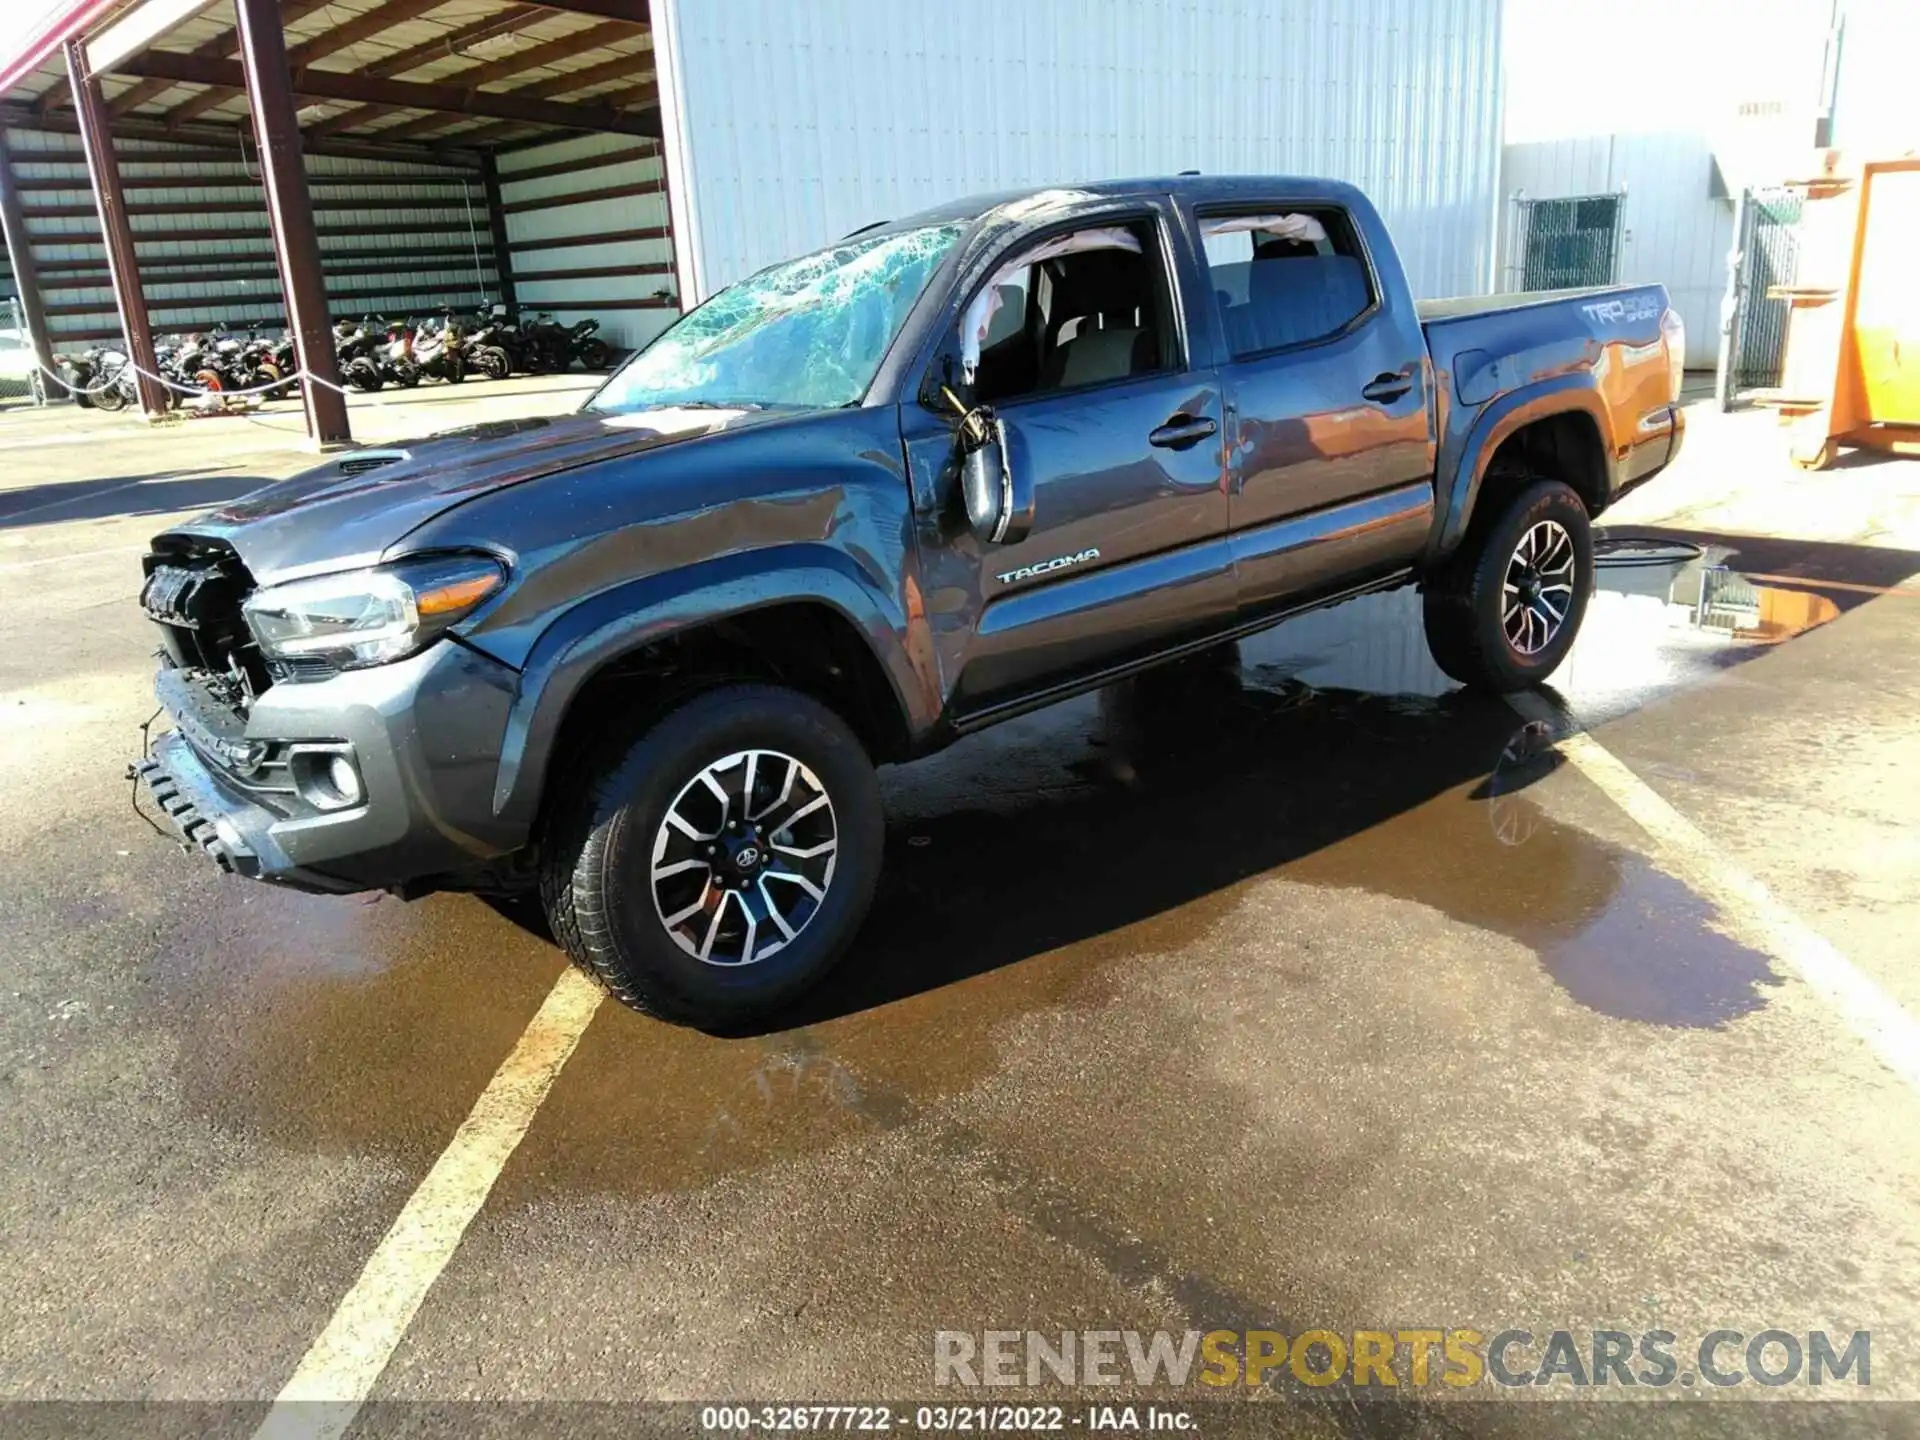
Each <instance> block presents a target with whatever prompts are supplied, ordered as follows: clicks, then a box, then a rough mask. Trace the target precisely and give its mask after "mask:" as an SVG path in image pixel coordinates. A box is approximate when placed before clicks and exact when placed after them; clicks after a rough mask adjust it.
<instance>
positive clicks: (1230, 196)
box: [854, 175, 1360, 235]
mask: <svg viewBox="0 0 1920 1440" xmlns="http://www.w3.org/2000/svg"><path fill="white" fill-rule="evenodd" d="M1359 194H1360V192H1359V191H1358V190H1357V189H1355V188H1354V187H1353V186H1351V185H1349V184H1347V183H1346V182H1344V181H1341V180H1329V179H1326V178H1325V177H1323V176H1307V175H1162V176H1150V177H1147V178H1144V179H1135V180H1093V181H1085V182H1080V183H1076V184H1068V185H1034V186H1028V187H1026V188H1024V189H1020V190H1001V191H997V192H994V193H991V194H985V195H969V196H965V197H963V198H961V199H958V200H950V201H948V202H947V203H945V204H943V205H935V206H932V207H931V208H929V209H926V210H920V211H917V212H915V213H914V214H912V215H903V216H901V217H900V218H899V219H897V220H886V221H881V222H878V223H875V224H872V225H868V226H864V227H862V228H861V229H860V230H857V231H855V232H854V233H855V234H859V235H869V234H880V233H882V232H885V231H890V230H909V229H916V228H918V227H920V226H924V225H942V224H951V223H953V222H955V221H975V220H980V219H983V218H985V217H986V216H988V215H989V214H991V213H992V212H994V211H996V210H1017V209H1018V208H1019V207H1021V206H1023V205H1025V206H1029V207H1032V208H1033V209H1034V210H1035V211H1036V212H1039V211H1041V210H1044V211H1046V212H1047V213H1049V214H1052V213H1054V212H1056V211H1057V212H1058V213H1062V214H1068V215H1070V214H1072V212H1073V211H1074V210H1076V209H1080V208H1083V207H1087V206H1092V205H1097V204H1101V203H1104V202H1107V201H1112V200H1125V199H1128V198H1131V197H1133V196H1148V195H1179V196H1181V197H1183V198H1185V199H1186V200H1187V201H1188V202H1189V203H1191V204H1195V205H1208V204H1219V203H1224V204H1233V203H1235V202H1237V201H1249V200H1266V199H1273V198H1275V197H1276V196H1284V197H1285V198H1286V199H1288V200H1298V201H1309V202H1311V201H1320V202H1322V203H1324V204H1330V205H1350V204H1352V203H1353V201H1354V200H1355V199H1356V198H1358V196H1359Z"/></svg>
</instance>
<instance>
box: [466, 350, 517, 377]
mask: <svg viewBox="0 0 1920 1440" xmlns="http://www.w3.org/2000/svg"><path fill="white" fill-rule="evenodd" d="M473 359H474V365H475V367H476V368H477V369H478V370H479V371H480V373H481V374H482V375H485V376H486V377H487V379H489V380H504V379H506V378H507V377H508V376H509V375H511V374H512V373H513V360H512V358H511V357H510V356H509V355H508V354H507V352H506V351H505V350H502V349H501V348H500V347H499V346H498V345H483V346H481V347H480V351H479V353H478V354H476V355H475V356H474V357H473Z"/></svg>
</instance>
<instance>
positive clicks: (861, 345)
mask: <svg viewBox="0 0 1920 1440" xmlns="http://www.w3.org/2000/svg"><path fill="white" fill-rule="evenodd" d="M964 229H965V227H964V226H961V225H935V226H928V227H926V228H924V229H919V230H908V231H904V232H901V233H899V234H892V235H878V236H861V237H859V238H857V239H852V240H847V241H844V242H842V243H841V244H838V245H835V246H833V247H831V248H830V249H826V250H822V251H820V252H818V253H817V254H813V255H807V256H803V257H802V258H800V259H798V260H789V261H786V262H784V263H783V264H779V265H775V266H772V267H770V268H768V269H766V270H762V271H761V272H760V273H759V274H757V275H751V276H749V277H748V278H747V279H745V280H742V281H740V282H739V283H738V284H737V285H730V286H728V287H727V288H726V289H725V290H722V291H721V292H720V293H719V294H718V295H716V296H714V297H713V298H712V299H711V300H709V301H707V303H706V304H704V305H702V306H701V307H700V308H699V309H698V310H695V311H693V312H692V313H691V314H689V315H687V316H685V317H684V318H682V319H681V320H680V321H679V323H678V324H676V325H674V326H673V327H672V328H671V329H669V330H667V331H665V332H664V333H663V334H662V335H661V336H660V337H659V338H658V339H657V340H655V341H654V342H653V344H652V345H650V346H648V347H647V349H645V350H643V351H642V352H641V353H640V354H639V355H636V356H635V357H634V358H633V359H632V360H631V361H629V362H628V363H627V364H626V366H624V367H623V368H622V369H621V370H620V371H619V373H617V374H616V375H615V376H614V377H613V378H612V379H611V380H609V381H608V382H607V384H606V386H605V387H604V388H603V389H602V390H601V391H600V392H599V394H597V395H595V396H594V398H593V399H592V400H591V401H590V402H588V407H587V408H588V409H590V410H598V411H613V412H624V411H632V410H639V409H644V408H648V407H651V406H656V405H713V406H723V407H724V406H804V407H808V408H822V409H824V408H830V407H833V406H838V405H849V404H852V403H853V402H855V401H857V400H859V399H860V397H861V396H863V395H865V394H866V392H867V387H868V386H869V385H871V384H872V383H873V377H874V375H875V374H876V373H877V372H878V371H879V369H880V362H881V361H882V360H883V359H885V358H886V353H887V347H888V346H890V345H891V344H892V343H893V339H894V337H895V336H896V335H898V334H899V333H900V327H901V326H902V325H903V324H904V323H906V318H907V315H908V313H909V312H910V311H911V310H912V309H913V306H914V303H915V302H916V301H917V300H918V299H919V298H920V292H921V291H922V290H924V289H925V288H926V286H927V282H928V281H929V280H931V279H932V278H933V275H934V272H935V271H936V270H938V269H939V267H940V262H941V261H942V260H944V259H945V258H946V256H947V252H948V251H949V250H951V249H952V248H953V245H954V242H955V241H956V240H958V239H959V238H960V235H961V233H962V232H963V230H964Z"/></svg>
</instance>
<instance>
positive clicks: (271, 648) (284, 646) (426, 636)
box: [241, 555, 507, 670]
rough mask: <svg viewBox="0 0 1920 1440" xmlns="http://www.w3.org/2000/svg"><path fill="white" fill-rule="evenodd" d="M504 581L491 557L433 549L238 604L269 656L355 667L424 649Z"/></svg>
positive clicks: (271, 590)
mask: <svg viewBox="0 0 1920 1440" xmlns="http://www.w3.org/2000/svg"><path fill="white" fill-rule="evenodd" d="M506 583H507V572H506V567H504V566H503V565H501V563H500V562H499V561H498V560H495V559H493V558H492V557H491V556H487V555H431V556H424V557H420V558H417V559H411V560H400V561H396V562H394V563H393V564H391V565H378V566H375V567H374V568H372V569H370V570H343V571H341V572H340V573H339V574H337V575H316V576H314V577H313V578H312V579H310V580H290V581H288V582H287V583H286V584H284V585H269V586H267V587H265V588H264V589H260V590H256V591H254V592H253V594H251V595H249V596H248V597H247V598H246V600H245V602H244V603H243V604H242V605H241V610H242V613H244V614H245V616H246V618H247V628H248V629H250V630H252V631H253V638H254V639H255V640H257V641H258V642H259V644H260V653H261V654H263V655H265V656H266V657H267V658H268V659H269V660H301V659H305V660H317V661H320V662H322V663H324V664H327V665H330V666H332V667H333V668H334V669H337V670H359V669H363V668H365V667H366V666H369V665H384V664H386V663H387V662H388V661H390V660H400V659H403V658H405V657H406V656H408V655H412V654H414V653H415V652H417V651H420V650H424V649H425V648H426V647H427V646H428V645H431V644H432V643H433V642H434V641H435V640H437V639H439V638H440V636H441V635H443V634H445V633H446V631H447V628H448V627H449V626H451V625H453V624H454V623H455V622H457V621H459V620H461V619H463V618H465V617H466V616H468V615H471V614H472V613H473V612H474V611H475V610H477V609H479V608H480V606H481V605H482V604H483V603H485V602H486V601H487V600H488V599H489V598H490V597H492V596H493V595H494V594H496V593H497V592H498V591H499V590H500V588H501V587H502V586H503V585H505V584H506Z"/></svg>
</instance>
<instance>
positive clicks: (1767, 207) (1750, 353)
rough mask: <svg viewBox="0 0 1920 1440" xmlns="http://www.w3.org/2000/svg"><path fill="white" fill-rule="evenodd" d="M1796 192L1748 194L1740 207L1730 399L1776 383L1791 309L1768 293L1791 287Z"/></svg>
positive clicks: (1796, 254) (1796, 252) (1796, 244)
mask: <svg viewBox="0 0 1920 1440" xmlns="http://www.w3.org/2000/svg"><path fill="white" fill-rule="evenodd" d="M1800 201H1801V196H1800V192H1799V191H1797V190H1784V189H1775V188H1766V189H1758V188H1756V189H1751V190H1748V191H1747V193H1746V195H1745V196H1744V197H1743V199H1742V203H1741V206H1740V234H1739V235H1738V236H1737V237H1736V238H1735V241H1734V253H1735V254H1736V255H1738V256H1739V266H1740V269H1739V273H1738V276H1737V277H1736V281H1735V294H1734V304H1735V306H1736V309H1735V314H1734V322H1733V348H1732V351H1731V354H1730V355H1729V357H1728V369H1729V372H1730V374H1729V376H1728V379H1729V382H1730V383H1729V384H1728V386H1727V387H1726V388H1727V391H1728V393H1729V395H1730V396H1731V397H1735V398H1737V397H1738V396H1739V395H1740V394H1741V393H1742V392H1744V391H1749V390H1770V389H1774V388H1775V387H1777V386H1778V385H1779V384H1780V376H1781V372H1782V369H1783V367H1784V366H1785V364H1786V357H1787V313H1788V311H1789V309H1790V308H1791V307H1790V306H1789V305H1788V303H1787V302H1786V301H1785V300H1784V299H1781V298H1779V297H1778V296H1771V295H1769V294H1768V293H1767V292H1768V291H1769V290H1771V289H1772V288H1774V287H1775V286H1779V285H1792V284H1793V283H1794V282H1795V280H1796V279H1797V278H1798V275H1799V269H1800Z"/></svg>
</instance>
